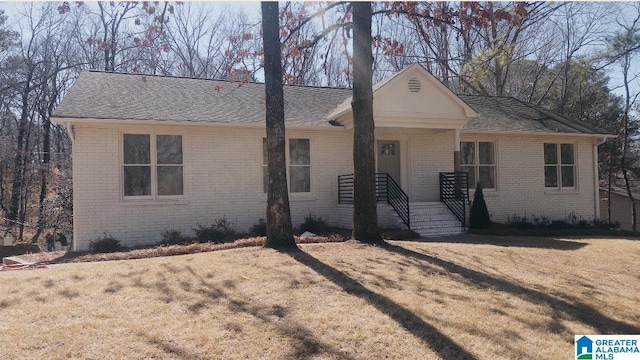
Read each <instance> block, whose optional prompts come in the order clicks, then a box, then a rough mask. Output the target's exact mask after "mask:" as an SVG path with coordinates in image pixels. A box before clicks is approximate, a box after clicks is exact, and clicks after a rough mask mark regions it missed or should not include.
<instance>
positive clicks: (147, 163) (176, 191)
mask: <svg viewBox="0 0 640 360" xmlns="http://www.w3.org/2000/svg"><path fill="white" fill-rule="evenodd" d="M122 138H123V141H122V142H123V156H122V159H123V181H124V186H123V189H124V196H125V197H150V198H153V197H157V196H180V195H183V194H184V181H183V177H184V175H183V170H184V166H183V158H182V157H183V156H182V136H181V135H151V134H123V136H122Z"/></svg>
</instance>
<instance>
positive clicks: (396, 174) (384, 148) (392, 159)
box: [378, 140, 400, 184]
mask: <svg viewBox="0 0 640 360" xmlns="http://www.w3.org/2000/svg"><path fill="white" fill-rule="evenodd" d="M378 172H379V173H387V174H389V175H391V177H392V178H393V180H395V181H396V182H397V183H398V184H400V141H398V140H378Z"/></svg>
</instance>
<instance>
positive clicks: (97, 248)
mask: <svg viewBox="0 0 640 360" xmlns="http://www.w3.org/2000/svg"><path fill="white" fill-rule="evenodd" d="M122 249H123V247H122V246H121V245H120V240H116V239H115V238H114V237H113V236H111V235H107V234H105V235H104V236H103V237H101V238H97V239H95V240H92V241H91V242H89V251H91V252H93V253H112V252H117V251H120V250H122Z"/></svg>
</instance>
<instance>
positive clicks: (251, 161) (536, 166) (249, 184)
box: [73, 122, 596, 250]
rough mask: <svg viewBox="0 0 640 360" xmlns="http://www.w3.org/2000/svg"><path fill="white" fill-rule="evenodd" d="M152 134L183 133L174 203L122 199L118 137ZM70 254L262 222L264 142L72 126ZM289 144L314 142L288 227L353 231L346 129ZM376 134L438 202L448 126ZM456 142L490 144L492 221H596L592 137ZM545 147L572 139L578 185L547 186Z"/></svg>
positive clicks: (385, 220)
mask: <svg viewBox="0 0 640 360" xmlns="http://www.w3.org/2000/svg"><path fill="white" fill-rule="evenodd" d="M150 131H151V132H158V133H163V134H179V135H182V136H183V138H182V142H183V144H182V145H183V159H184V192H185V195H184V197H181V198H179V199H173V200H130V199H126V200H125V199H123V196H122V194H123V190H122V164H121V162H122V160H121V158H122V154H121V152H122V150H121V149H122V134H123V133H147V132H150ZM75 134H76V136H75V141H74V145H73V146H74V148H73V161H74V167H73V169H74V248H75V250H83V249H86V248H87V247H88V246H89V242H90V241H91V240H94V239H96V238H98V237H101V236H103V235H104V234H105V233H106V234H110V235H112V236H114V237H115V238H117V239H119V240H121V242H122V244H123V245H127V246H134V245H142V244H152V243H157V242H159V241H160V240H161V236H162V233H163V232H164V231H165V230H170V229H176V230H180V231H182V232H183V234H185V235H187V234H188V235H191V234H193V231H192V229H193V228H194V227H196V226H197V225H198V224H201V225H205V226H208V225H210V224H212V223H213V222H214V221H215V220H216V219H219V218H226V219H227V220H229V221H232V222H235V223H236V227H237V230H238V231H246V230H248V228H249V227H251V226H252V225H253V224H255V223H257V221H258V219H260V218H265V207H266V194H264V193H263V189H262V184H263V182H262V181H263V180H262V138H263V137H264V136H265V135H264V134H265V133H264V130H263V129H260V128H253V127H225V126H210V125H209V126H207V125H188V124H187V125H181V126H176V125H157V126H140V125H126V124H124V125H123V124H120V125H116V124H108V123H104V122H102V123H99V122H96V123H94V124H86V123H79V124H76V125H75ZM287 137H288V138H308V139H310V146H311V173H312V175H311V178H312V179H311V182H312V183H311V188H312V192H311V193H310V194H291V195H290V203H291V213H292V220H293V225H294V226H296V227H297V226H299V225H300V224H301V223H302V222H303V221H304V217H305V216H306V215H307V214H312V215H314V216H320V217H323V218H325V219H326V220H327V221H328V222H329V223H330V224H335V225H341V226H350V225H351V218H352V215H351V214H352V210H351V207H350V206H339V205H338V203H337V202H338V194H337V188H338V184H337V177H338V175H340V174H348V173H352V172H353V162H352V143H353V131H352V130H343V129H325V130H322V129H315V130H314V129H309V130H299V129H288V130H287ZM376 138H377V139H382V140H399V141H400V161H401V186H402V188H403V189H404V190H405V192H407V194H408V195H409V198H410V201H411V202H425V201H438V200H439V184H438V174H439V173H440V172H450V171H453V150H454V132H453V130H423V129H400V128H379V129H377V130H376ZM461 141H494V142H496V154H497V155H496V156H497V159H496V161H497V170H496V171H497V190H496V191H490V190H486V191H485V199H486V201H487V205H488V208H489V212H490V213H491V214H492V219H493V220H494V221H505V220H507V218H508V217H509V216H512V215H514V214H516V215H520V216H522V215H528V216H531V215H545V216H548V217H551V218H565V217H566V216H568V215H569V214H575V215H578V216H580V217H582V218H585V219H587V218H593V217H594V214H595V204H596V200H595V181H594V174H593V171H594V167H593V152H592V151H593V140H592V139H591V138H586V137H585V138H579V137H566V136H565V137H563V136H558V137H549V136H535V135H528V136H524V135H520V136H519V135H479V134H462V135H461ZM544 142H570V143H574V144H575V150H576V164H577V168H576V173H577V176H576V181H577V187H576V189H571V190H560V191H559V190H547V189H545V188H544V171H543V169H544V164H543V161H544V160H543V145H542V144H543V143H544ZM390 211H391V210H389V207H388V206H386V205H384V206H382V207H379V221H380V226H393V225H397V224H396V223H395V220H394V219H393V214H392V213H391V212H390Z"/></svg>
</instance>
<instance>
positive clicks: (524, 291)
mask: <svg viewBox="0 0 640 360" xmlns="http://www.w3.org/2000/svg"><path fill="white" fill-rule="evenodd" d="M384 248H385V249H386V250H388V251H390V252H393V253H396V254H399V255H403V256H406V257H410V258H413V259H416V260H419V261H420V262H425V263H427V264H428V265H430V266H433V265H435V266H439V267H441V268H443V269H445V270H446V271H448V272H450V273H455V274H458V275H461V276H462V277H463V278H465V279H467V280H468V281H470V282H472V283H473V284H474V285H476V286H478V287H482V288H489V289H494V290H496V291H501V292H505V293H510V294H513V295H515V296H518V297H520V298H522V299H524V300H526V301H529V302H531V303H535V304H540V303H544V304H546V305H548V306H549V307H550V308H551V309H552V310H553V311H554V313H555V314H557V316H556V317H555V318H558V319H560V318H569V319H574V320H576V321H579V322H581V323H583V324H585V325H589V326H592V327H594V328H595V329H597V331H598V333H599V334H638V333H640V327H639V326H637V325H632V324H628V323H625V322H622V321H618V320H615V319H611V318H609V317H607V316H606V315H604V314H603V313H601V312H600V311H599V310H597V309H595V308H593V307H592V306H589V305H587V304H584V303H582V302H580V301H579V300H578V299H577V298H575V297H572V296H568V295H564V296H563V298H559V297H555V296H552V295H549V294H547V293H545V292H542V291H538V290H533V289H529V288H526V287H523V286H520V285H518V284H515V283H512V282H510V281H507V280H505V279H501V278H497V277H495V276H492V275H489V274H486V273H482V272H479V271H476V270H472V269H468V268H466V267H464V266H461V265H458V264H456V263H453V262H450V261H446V260H442V259H439V258H437V257H434V256H430V255H426V254H422V253H419V252H416V251H413V250H409V249H406V248H404V247H402V246H398V245H394V244H387V245H385V246H384ZM552 326H553V327H554V329H551V330H553V331H555V332H559V331H560V330H564V329H561V327H563V326H562V325H561V324H560V323H559V322H554V324H553V325H552Z"/></svg>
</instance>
